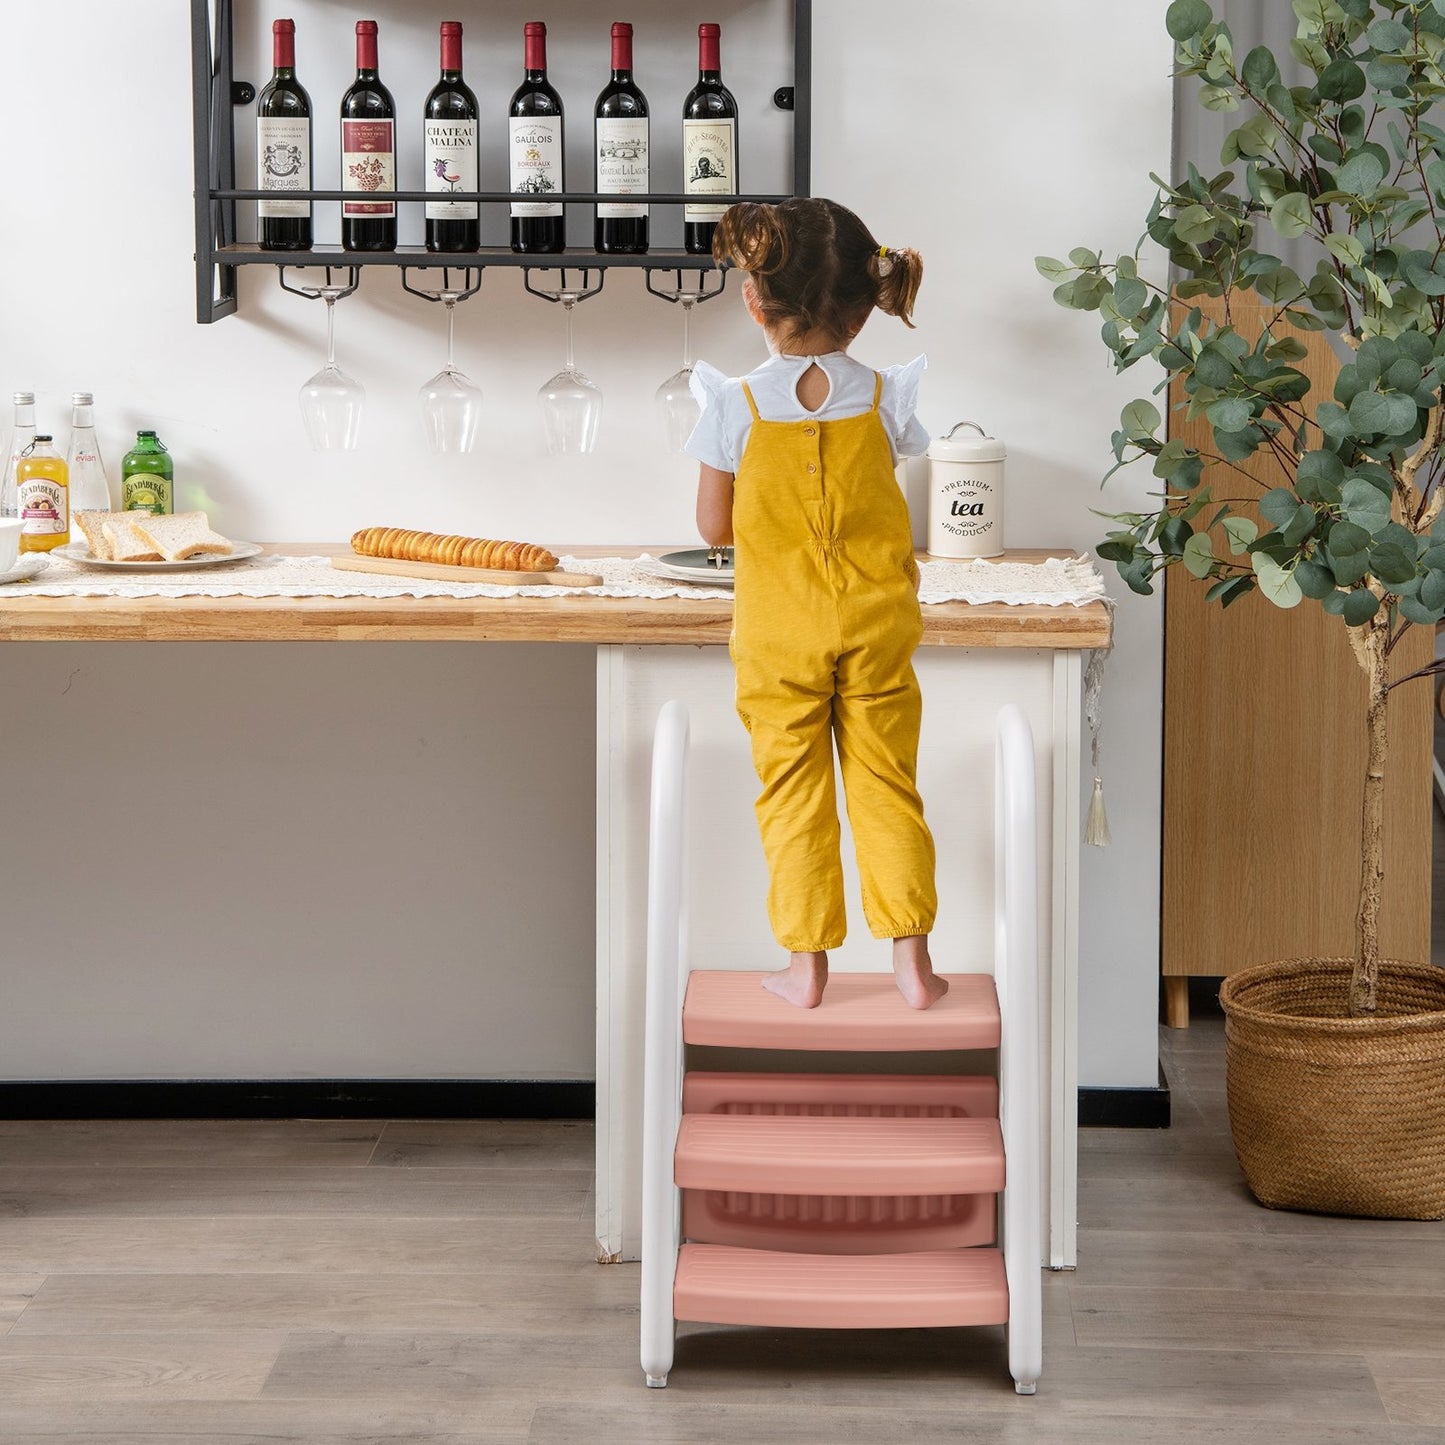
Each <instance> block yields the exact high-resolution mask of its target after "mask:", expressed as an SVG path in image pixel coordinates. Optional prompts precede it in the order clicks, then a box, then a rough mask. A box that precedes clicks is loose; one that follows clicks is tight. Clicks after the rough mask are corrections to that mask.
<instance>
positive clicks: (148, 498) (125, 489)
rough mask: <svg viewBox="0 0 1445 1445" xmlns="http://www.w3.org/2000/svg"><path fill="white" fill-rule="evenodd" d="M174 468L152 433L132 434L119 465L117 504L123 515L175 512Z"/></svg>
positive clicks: (160, 442)
mask: <svg viewBox="0 0 1445 1445" xmlns="http://www.w3.org/2000/svg"><path fill="white" fill-rule="evenodd" d="M175 477H176V473H175V467H174V466H173V465H172V463H171V454H170V453H169V452H168V451H167V450H166V449H165V445H164V443H163V442H162V441H161V439H160V438H159V437H158V436H157V435H156V434H155V433H154V432H153V431H140V432H137V433H136V434H135V445H134V446H133V447H132V448H131V449H130V450H129V451H128V452H127V453H126V454H125V457H124V459H123V460H122V461H121V464H120V498H121V501H120V504H121V507H122V509H123V510H124V511H127V512H150V513H152V514H154V515H164V514H166V513H169V512H173V511H175Z"/></svg>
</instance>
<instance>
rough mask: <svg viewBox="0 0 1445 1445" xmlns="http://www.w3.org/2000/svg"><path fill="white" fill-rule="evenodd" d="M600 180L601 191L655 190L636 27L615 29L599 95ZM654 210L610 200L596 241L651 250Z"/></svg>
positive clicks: (610, 250)
mask: <svg viewBox="0 0 1445 1445" xmlns="http://www.w3.org/2000/svg"><path fill="white" fill-rule="evenodd" d="M593 114H594V116H595V119H596V125H597V129H596V136H595V140H596V177H595V180H596V184H595V189H596V190H597V192H598V194H599V195H601V194H607V195H618V196H628V195H636V194H638V193H641V194H644V195H645V194H646V193H647V192H648V191H649V190H651V188H652V187H651V184H650V179H649V177H650V171H649V167H648V155H647V141H648V135H647V97H646V96H645V95H643V93H642V92H641V91H640V90H639V89H638V88H637V85H636V83H635V82H634V80H633V79H632V27H631V26H630V25H628V24H626V23H624V22H623V21H620V20H619V21H618V22H617V23H616V24H615V25H614V26H613V27H612V79H611V80H610V81H609V82H608V83H607V85H606V86H605V87H604V88H603V91H602V94H601V95H599V96H598V97H597V106H596V109H595V110H594V112H593ZM647 231H648V208H647V207H646V206H645V205H638V204H637V203H636V202H625V201H616V202H614V201H604V202H602V203H600V204H599V205H598V207H597V219H596V221H595V222H594V223H593V243H594V245H595V246H596V248H597V250H598V251H599V252H601V253H602V254H603V255H608V254H622V255H638V254H641V253H642V252H644V251H646V250H647Z"/></svg>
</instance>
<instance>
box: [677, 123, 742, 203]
mask: <svg viewBox="0 0 1445 1445" xmlns="http://www.w3.org/2000/svg"><path fill="white" fill-rule="evenodd" d="M737 138H738V128H737V122H736V121H733V120H685V121H683V123H682V181H683V184H682V190H683V194H684V195H687V196H730V195H735V194H736V193H737V159H736V156H737ZM725 210H727V207H726V206H684V207H683V219H684V220H687V221H718V220H721V219H722V213H723V212H724V211H725Z"/></svg>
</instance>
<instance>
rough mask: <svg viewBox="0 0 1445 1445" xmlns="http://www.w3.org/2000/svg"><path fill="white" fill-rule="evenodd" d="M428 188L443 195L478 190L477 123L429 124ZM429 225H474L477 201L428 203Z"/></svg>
mask: <svg viewBox="0 0 1445 1445" xmlns="http://www.w3.org/2000/svg"><path fill="white" fill-rule="evenodd" d="M426 188H427V190H428V191H429V192H431V191H436V192H439V193H441V194H443V195H451V194H453V193H455V192H457V191H475V190H477V189H478V186H477V123H476V121H474V120H429V121H427V123H426ZM426 218H427V220H429V221H475V220H476V219H477V206H476V203H475V202H474V201H428V202H427V203H426Z"/></svg>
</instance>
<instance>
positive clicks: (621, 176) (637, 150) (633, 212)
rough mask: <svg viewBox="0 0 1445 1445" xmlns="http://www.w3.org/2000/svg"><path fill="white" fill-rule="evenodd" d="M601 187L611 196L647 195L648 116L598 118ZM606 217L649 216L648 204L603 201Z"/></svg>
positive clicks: (602, 214) (602, 211)
mask: <svg viewBox="0 0 1445 1445" xmlns="http://www.w3.org/2000/svg"><path fill="white" fill-rule="evenodd" d="M597 189H598V191H599V193H604V194H606V195H610V196H631V195H639V194H641V195H645V194H646V193H647V191H648V189H649V180H648V162H647V117H646V116H645V115H642V116H623V117H617V116H599V117H598V118H597ZM597 214H598V216H599V217H601V218H602V219H603V220H609V221H610V220H619V219H623V220H625V219H633V218H645V217H646V215H647V207H646V206H639V205H635V204H618V203H614V202H603V203H602V204H600V205H599V206H598V207H597Z"/></svg>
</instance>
